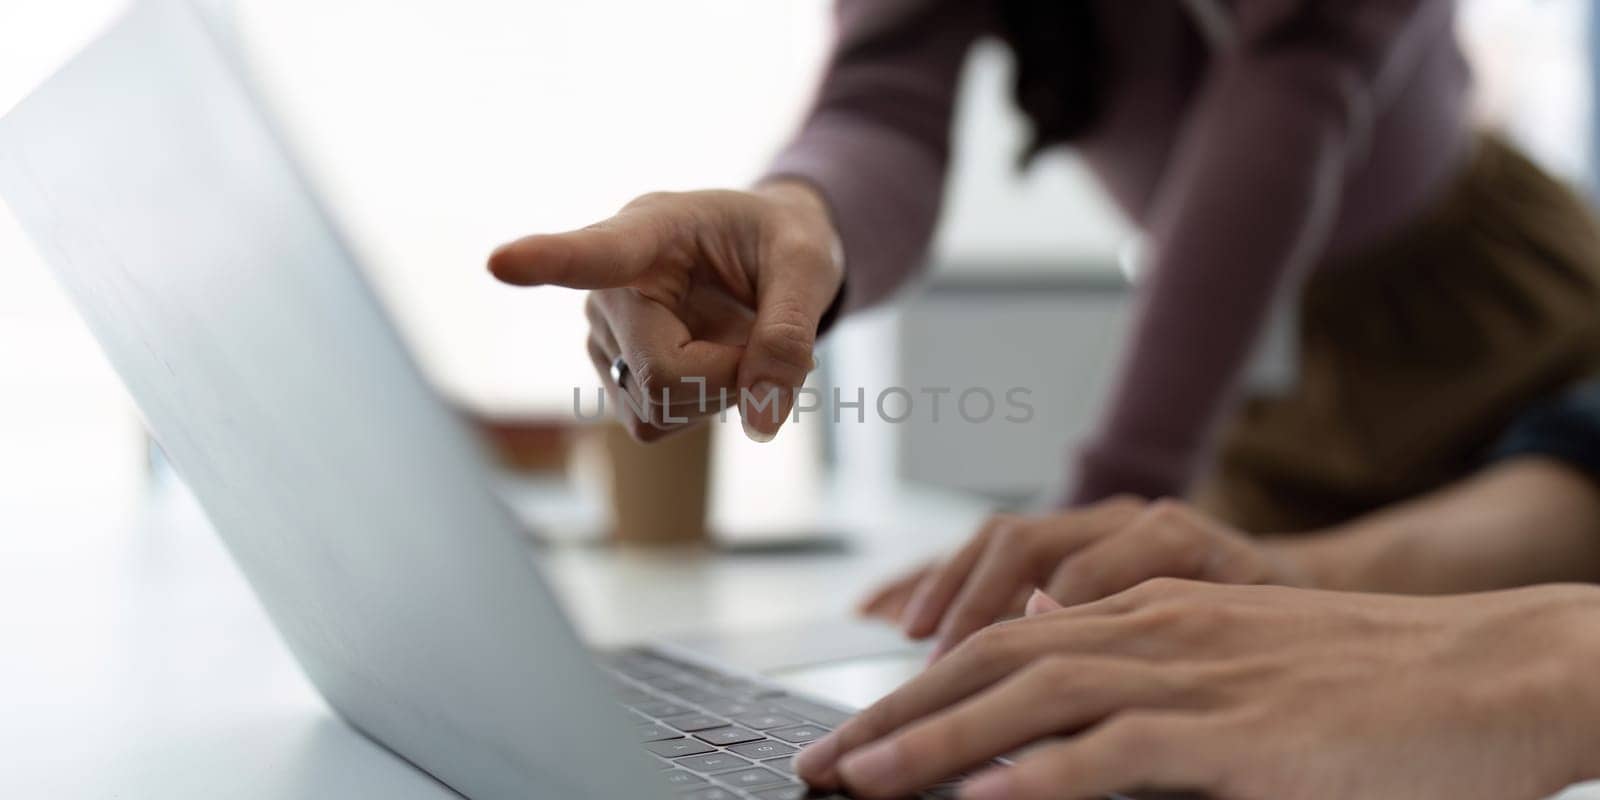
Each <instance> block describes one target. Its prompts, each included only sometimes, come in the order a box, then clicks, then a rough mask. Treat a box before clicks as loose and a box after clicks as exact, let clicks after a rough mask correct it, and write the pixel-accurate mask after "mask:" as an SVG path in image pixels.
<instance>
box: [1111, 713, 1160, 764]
mask: <svg viewBox="0 0 1600 800" xmlns="http://www.w3.org/2000/svg"><path fill="white" fill-rule="evenodd" d="M1166 740H1167V733H1166V726H1165V725H1164V724H1163V723H1162V721H1161V720H1160V718H1159V717H1155V716H1151V715H1149V714H1140V713H1130V714H1124V715H1122V716H1120V717H1116V718H1114V719H1112V720H1111V721H1110V722H1107V723H1106V725H1105V734H1104V741H1105V743H1106V746H1107V748H1108V749H1109V750H1111V751H1113V752H1117V753H1123V754H1125V755H1126V756H1127V757H1128V758H1130V759H1133V760H1138V761H1151V760H1158V759H1161V758H1162V752H1163V750H1164V746H1165V743H1166Z"/></svg>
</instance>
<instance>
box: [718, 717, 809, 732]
mask: <svg viewBox="0 0 1600 800" xmlns="http://www.w3.org/2000/svg"><path fill="white" fill-rule="evenodd" d="M733 721H734V722H737V723H739V724H740V725H743V726H745V727H746V728H754V729H756V730H758V731H764V730H768V729H771V728H787V727H789V726H790V725H799V724H800V720H797V719H795V718H794V717H786V716H784V715H782V714H745V715H743V716H740V717H734V719H733Z"/></svg>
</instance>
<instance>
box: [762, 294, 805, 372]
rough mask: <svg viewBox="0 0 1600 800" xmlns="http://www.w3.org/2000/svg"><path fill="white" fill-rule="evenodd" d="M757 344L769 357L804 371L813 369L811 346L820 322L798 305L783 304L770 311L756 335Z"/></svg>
mask: <svg viewBox="0 0 1600 800" xmlns="http://www.w3.org/2000/svg"><path fill="white" fill-rule="evenodd" d="M756 335H757V340H756V342H755V344H756V345H757V347H759V348H760V349H761V350H762V351H764V352H765V353H766V354H767V356H768V357H770V358H772V359H774V360H776V361H777V362H779V363H780V364H782V365H783V366H786V367H793V368H796V369H798V370H799V371H800V372H801V373H802V374H803V373H804V372H808V371H810V369H811V349H812V346H813V345H814V344H815V343H816V338H817V336H816V325H815V323H814V322H812V321H810V320H808V319H807V317H806V315H805V314H804V313H803V312H801V311H800V310H799V309H798V308H788V307H779V308H774V309H771V310H769V311H768V318H767V320H766V321H764V322H763V324H762V325H761V328H760V330H759V332H758V333H757V334H756Z"/></svg>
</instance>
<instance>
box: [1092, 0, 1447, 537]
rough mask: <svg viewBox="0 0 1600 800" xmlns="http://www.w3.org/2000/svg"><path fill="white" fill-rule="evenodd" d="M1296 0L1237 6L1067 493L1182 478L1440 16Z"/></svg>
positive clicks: (1176, 485)
mask: <svg viewBox="0 0 1600 800" xmlns="http://www.w3.org/2000/svg"><path fill="white" fill-rule="evenodd" d="M1305 5H1307V3H1306V0H1258V2H1253V3H1252V2H1250V1H1249V0H1244V2H1241V3H1239V4H1238V6H1237V7H1238V8H1239V9H1240V11H1239V13H1240V17H1239V23H1240V26H1239V29H1240V41H1239V43H1238V48H1237V50H1236V51H1234V52H1233V53H1231V54H1229V55H1227V56H1223V57H1220V58H1219V59H1218V60H1217V61H1216V62H1215V63H1214V64H1213V65H1212V69H1211V71H1210V75H1209V77H1208V79H1207V82H1206V85H1205V86H1203V87H1202V89H1201V91H1200V94H1199V95H1198V97H1197V98H1196V102H1195V105H1194V108H1193V110H1192V112H1191V113H1190V115H1189V118H1188V122H1187V123H1186V128H1185V129H1184V130H1183V131H1182V134H1181V138H1180V141H1179V144H1178V148H1177V152H1176V153H1175V154H1174V156H1173V158H1174V160H1173V163H1172V164H1171V165H1170V166H1169V168H1168V169H1167V172H1166V175H1165V178H1164V181H1163V184H1162V188H1161V191H1160V193H1159V194H1158V195H1157V198H1156V205H1155V208H1154V214H1153V217H1152V219H1151V220H1150V225H1149V228H1150V231H1149V233H1150V238H1151V242H1152V245H1153V248H1154V250H1153V253H1152V260H1151V262H1150V263H1149V264H1148V265H1147V267H1148V269H1147V278H1146V280H1147V283H1146V284H1145V285H1143V286H1142V287H1141V291H1140V295H1139V301H1138V304H1137V308H1136V312H1135V317H1134V323H1133V335H1132V336H1131V337H1130V342H1131V344H1130V350H1129V352H1128V353H1126V354H1125V355H1124V357H1123V359H1122V365H1121V371H1120V376H1119V379H1118V380H1117V382H1116V384H1115V387H1114V389H1113V392H1112V395H1111V399H1110V403H1109V405H1108V406H1107V409H1106V412H1105V414H1104V417H1103V419H1102V420H1101V422H1100V424H1099V425H1098V426H1096V427H1095V429H1094V430H1095V434H1094V435H1093V437H1092V438H1091V439H1090V441H1089V442H1088V443H1087V444H1086V446H1085V447H1084V448H1083V450H1082V451H1081V453H1080V455H1079V459H1078V471H1077V475H1078V483H1077V486H1076V487H1075V489H1074V491H1073V493H1072V495H1071V496H1070V498H1069V502H1070V503H1072V504H1074V505H1078V504H1082V503H1087V502H1093V501H1095V500H1099V499H1103V498H1105V497H1107V496H1110V495H1113V494H1117V493H1123V492H1130V493H1134V494H1139V495H1143V496H1146V497H1159V496H1164V495H1176V494H1181V493H1182V492H1183V491H1184V490H1185V489H1186V488H1187V486H1188V484H1189V482H1190V480H1191V479H1192V477H1193V475H1194V473H1195V471H1196V470H1197V468H1198V467H1199V466H1200V465H1201V464H1203V463H1204V462H1205V461H1206V460H1207V459H1208V457H1209V454H1210V451H1211V449H1212V446H1213V442H1212V438H1213V431H1214V430H1215V429H1216V427H1217V423H1218V421H1219V420H1220V419H1221V418H1222V417H1223V415H1224V414H1225V413H1227V412H1228V411H1229V410H1231V408H1232V406H1233V402H1234V395H1235V394H1236V384H1237V383H1238V381H1239V376H1240V374H1241V373H1242V372H1243V368H1244V365H1245V363H1246V362H1247V361H1248V359H1249V357H1250V355H1251V352H1252V350H1253V349H1254V346H1255V344H1256V340H1257V338H1258V336H1259V334H1260V331H1261V329H1262V328H1263V326H1264V324H1265V320H1266V318H1267V316H1268V314H1269V312H1270V310H1271V308H1272V302H1273V300H1274V298H1276V297H1279V296H1285V295H1286V294H1287V292H1289V291H1292V290H1293V289H1294V288H1295V287H1297V286H1298V281H1299V278H1300V277H1302V276H1303V274H1304V272H1305V271H1306V270H1307V269H1308V268H1309V267H1311V266H1312V265H1313V264H1314V263H1315V262H1316V261H1317V260H1319V259H1320V258H1321V257H1322V255H1323V253H1324V251H1325V250H1326V247H1327V242H1328V238H1329V234H1330V231H1331V229H1332V227H1333V224H1334V221H1335V218H1336V217H1337V215H1338V213H1339V210H1340V205H1341V194H1342V190H1343V187H1344V181H1345V177H1346V175H1347V174H1348V172H1349V171H1350V170H1351V169H1352V168H1353V167H1354V165H1355V164H1356V163H1357V162H1358V160H1359V159H1360V158H1361V157H1362V155H1363V152H1364V151H1365V149H1366V147H1367V144H1368V142H1367V136H1368V134H1369V133H1370V131H1371V130H1372V127H1373V122H1374V119H1375V117H1376V115H1378V114H1381V113H1382V112H1383V109H1384V106H1385V103H1386V101H1387V100H1388V99H1389V98H1390V97H1391V96H1392V93H1393V92H1394V91H1395V90H1396V87H1397V86H1398V85H1399V84H1401V83H1403V82H1404V81H1405V79H1406V73H1408V72H1409V70H1410V67H1411V66H1412V65H1413V64H1414V62H1415V58H1414V55H1415V53H1416V51H1418V50H1419V49H1420V48H1421V47H1422V46H1423V44H1424V43H1426V42H1429V41H1432V40H1433V39H1434V38H1435V37H1436V36H1437V35H1438V34H1439V32H1440V29H1441V28H1442V27H1444V26H1447V25H1448V24H1449V20H1450V19H1451V15H1450V13H1449V11H1450V9H1449V3H1448V2H1440V1H1439V0H1361V1H1359V2H1358V1H1356V0H1346V1H1345V2H1342V3H1338V4H1326V5H1325V6H1324V10H1323V11H1322V13H1320V14H1316V15H1306V17H1300V18H1295V15H1294V12H1295V11H1297V10H1299V9H1300V8H1301V7H1303V6H1305ZM1329 9H1337V10H1329ZM1306 18H1309V19H1310V20H1311V21H1310V22H1306V21H1305V20H1306Z"/></svg>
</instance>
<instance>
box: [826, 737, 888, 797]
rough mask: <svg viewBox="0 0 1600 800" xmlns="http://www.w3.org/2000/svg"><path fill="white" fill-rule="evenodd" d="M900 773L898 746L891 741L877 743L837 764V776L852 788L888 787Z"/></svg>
mask: <svg viewBox="0 0 1600 800" xmlns="http://www.w3.org/2000/svg"><path fill="white" fill-rule="evenodd" d="M900 771H901V770H900V746H899V743H897V742H892V741H891V742H879V743H877V744H875V745H873V746H871V747H868V748H867V749H865V750H862V751H861V752H859V753H852V754H850V755H849V756H846V757H845V759H844V760H843V761H841V762H839V774H840V775H841V776H843V777H844V781H845V784H846V785H848V786H852V787H858V786H859V787H874V786H884V785H888V784H891V783H893V782H894V780H895V778H896V777H898V776H899V774H900Z"/></svg>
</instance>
